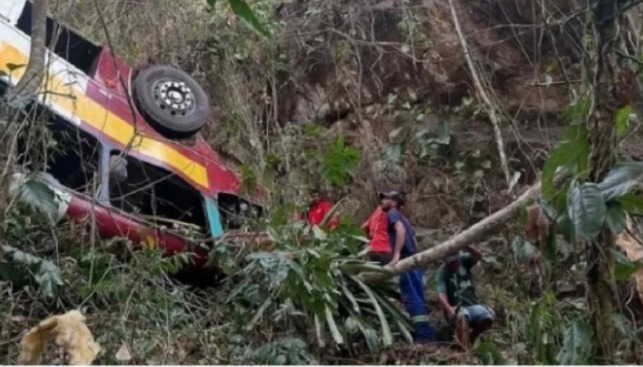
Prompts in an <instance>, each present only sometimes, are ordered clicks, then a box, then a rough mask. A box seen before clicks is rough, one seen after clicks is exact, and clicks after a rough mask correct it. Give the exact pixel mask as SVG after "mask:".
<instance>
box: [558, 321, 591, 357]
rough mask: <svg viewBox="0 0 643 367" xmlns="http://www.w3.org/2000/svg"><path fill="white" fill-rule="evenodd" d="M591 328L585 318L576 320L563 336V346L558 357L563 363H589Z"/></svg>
mask: <svg viewBox="0 0 643 367" xmlns="http://www.w3.org/2000/svg"><path fill="white" fill-rule="evenodd" d="M591 335H592V334H591V330H590V328H589V326H588V325H587V323H586V322H584V321H583V320H576V321H574V322H573V323H572V324H571V325H569V327H567V329H566V330H565V334H564V336H563V346H562V348H561V349H560V352H558V356H557V357H556V359H557V360H558V362H559V363H560V364H562V365H578V364H588V358H589V356H590V354H591V350H592V341H591Z"/></svg>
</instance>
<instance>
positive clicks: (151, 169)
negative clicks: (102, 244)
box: [0, 0, 262, 264]
mask: <svg viewBox="0 0 643 367" xmlns="http://www.w3.org/2000/svg"><path fill="white" fill-rule="evenodd" d="M31 12H32V4H31V3H30V2H28V1H26V0H2V1H1V2H0V88H1V89H2V93H5V92H6V91H7V90H8V89H9V88H10V87H11V86H15V85H16V83H17V82H18V81H19V80H20V78H21V77H22V75H23V73H24V71H25V66H26V64H27V62H28V59H29V50H30V45H31V37H30V33H31ZM46 45H47V54H46V70H45V75H44V82H43V83H44V85H43V88H42V91H41V93H39V95H38V104H39V106H40V107H41V108H42V109H43V110H44V112H45V114H46V116H47V124H46V125H47V129H48V131H49V135H50V137H51V138H52V141H53V142H54V144H50V146H49V147H48V148H47V149H45V152H43V151H41V150H40V151H39V150H38V149H33V147H32V145H33V143H30V138H29V136H30V135H29V134H26V133H23V134H20V138H19V140H18V149H19V152H20V153H21V154H20V155H19V163H20V164H21V165H23V166H25V167H27V172H28V171H42V172H44V173H45V175H44V177H46V179H45V180H44V181H45V182H46V183H47V184H48V186H49V187H50V188H51V190H53V191H54V192H55V194H56V195H55V197H56V205H57V206H58V213H59V215H58V218H57V219H58V220H61V219H62V218H67V219H69V220H72V221H87V220H89V219H91V220H94V223H95V224H96V228H97V232H98V233H99V234H100V235H101V236H102V237H126V238H129V239H130V240H131V241H132V242H133V243H135V244H147V245H150V246H157V247H159V248H162V249H164V250H165V251H166V252H167V253H168V254H175V253H177V252H183V251H190V252H193V251H194V249H192V248H190V249H188V245H189V244H191V243H192V242H194V241H193V239H192V238H190V236H188V235H186V234H185V233H188V232H189V233H197V234H198V235H199V236H197V237H200V238H205V239H210V240H211V239H217V238H221V237H222V236H223V235H224V234H227V233H228V232H234V231H236V230H239V228H240V227H241V225H242V222H243V220H244V218H246V217H249V216H260V215H261V214H262V213H261V212H262V208H261V206H260V204H259V203H260V200H261V196H262V192H261V189H260V188H256V190H255V189H251V190H245V191H250V193H249V194H248V198H242V197H241V191H242V187H241V186H242V185H241V180H240V178H239V176H238V175H237V174H236V173H235V172H233V171H232V170H231V169H230V168H229V167H227V166H226V164H225V163H224V162H223V161H222V159H221V158H220V157H219V156H218V155H217V153H216V152H215V151H213V150H212V148H211V147H210V146H209V145H208V144H207V143H206V142H205V141H204V140H203V139H202V138H201V136H200V135H199V130H200V129H201V128H203V127H204V126H205V125H206V124H207V122H208V120H209V119H210V118H211V113H210V106H209V102H208V98H207V95H206V93H205V92H204V90H203V89H202V88H201V87H200V86H199V84H198V83H197V82H196V81H195V80H194V79H193V78H192V77H190V76H189V75H188V74H186V73H185V72H183V71H181V70H178V69H175V68H173V67H169V66H149V67H145V68H142V69H140V70H138V69H135V68H132V67H130V66H129V65H128V64H127V63H126V62H124V61H123V60H122V59H120V58H119V57H118V56H116V55H114V53H113V52H112V50H110V49H109V48H108V47H106V46H100V45H96V44H94V43H92V42H90V41H89V40H87V39H86V38H84V37H83V36H81V35H80V34H79V33H78V32H76V31H74V30H72V29H71V28H69V27H66V26H64V25H61V24H59V23H58V22H56V21H55V20H54V19H53V18H51V17H47V39H46ZM24 130H25V131H28V130H29V128H28V127H27V128H26V129H24ZM38 154H40V155H41V157H40V158H42V156H45V157H46V159H40V160H39V159H38V158H39V157H36V156H35V155H38ZM43 160H44V161H45V162H46V164H45V165H43V166H42V167H32V165H33V162H36V161H43ZM21 177H23V176H22V175H17V176H16V179H18V180H19V179H20V178H21ZM186 229H189V230H190V231H187V232H186ZM206 242H207V241H206ZM196 253H197V254H198V256H196V260H197V263H200V264H203V263H204V261H205V259H206V255H207V248H203V247H198V248H197V249H196Z"/></svg>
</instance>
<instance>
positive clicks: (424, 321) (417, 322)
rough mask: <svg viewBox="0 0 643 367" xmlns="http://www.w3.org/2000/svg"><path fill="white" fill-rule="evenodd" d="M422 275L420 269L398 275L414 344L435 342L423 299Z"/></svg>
mask: <svg viewBox="0 0 643 367" xmlns="http://www.w3.org/2000/svg"><path fill="white" fill-rule="evenodd" d="M422 278H423V274H422V271H421V270H420V269H414V270H411V271H408V272H406V273H403V274H402V275H400V293H401V294H402V302H403V303H404V307H406V312H408V313H409V316H411V322H412V323H413V327H414V329H415V330H414V332H413V339H414V340H415V342H416V343H428V342H433V341H435V333H434V332H433V328H432V327H431V324H430V323H429V309H428V307H427V305H426V301H425V299H424V282H423V279H422Z"/></svg>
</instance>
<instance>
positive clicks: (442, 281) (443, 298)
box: [436, 268, 455, 316]
mask: <svg viewBox="0 0 643 367" xmlns="http://www.w3.org/2000/svg"><path fill="white" fill-rule="evenodd" d="M436 288H437V291H438V300H439V301H440V305H442V308H444V311H445V312H446V313H447V315H449V316H453V315H454V314H455V308H454V307H453V306H451V303H449V297H448V296H447V282H446V276H445V275H444V268H440V269H439V270H438V273H437V275H436Z"/></svg>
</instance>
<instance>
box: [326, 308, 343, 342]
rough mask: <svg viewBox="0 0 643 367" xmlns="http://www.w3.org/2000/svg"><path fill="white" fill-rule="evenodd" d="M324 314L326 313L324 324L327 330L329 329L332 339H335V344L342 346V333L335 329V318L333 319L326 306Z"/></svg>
mask: <svg viewBox="0 0 643 367" xmlns="http://www.w3.org/2000/svg"><path fill="white" fill-rule="evenodd" d="M324 312H325V313H326V323H328V328H329V329H330V333H331V335H332V336H333V339H335V343H337V344H343V343H344V337H343V336H342V333H341V332H339V329H338V328H337V324H336V323H335V317H333V313H332V312H331V311H330V308H328V306H326V308H325V310H324Z"/></svg>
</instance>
